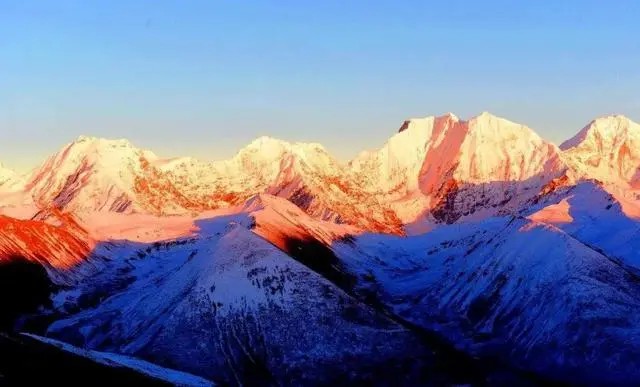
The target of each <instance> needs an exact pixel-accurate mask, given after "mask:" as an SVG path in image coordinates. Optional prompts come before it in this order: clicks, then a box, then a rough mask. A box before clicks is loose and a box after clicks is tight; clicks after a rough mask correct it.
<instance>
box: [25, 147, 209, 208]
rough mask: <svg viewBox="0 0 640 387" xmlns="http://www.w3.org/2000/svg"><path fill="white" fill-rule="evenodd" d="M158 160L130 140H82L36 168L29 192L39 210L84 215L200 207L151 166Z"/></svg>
mask: <svg viewBox="0 0 640 387" xmlns="http://www.w3.org/2000/svg"><path fill="white" fill-rule="evenodd" d="M156 159H157V157H156V156H155V155H154V154H153V153H152V152H150V151H145V150H141V149H138V148H136V147H134V146H133V145H132V144H131V143H130V142H129V141H127V140H106V139H100V138H93V137H84V136H81V137H79V138H78V139H77V140H76V141H74V142H72V143H70V144H68V145H67V146H65V147H64V149H62V150H61V151H60V152H58V153H56V154H55V155H53V156H52V157H50V158H49V159H48V160H47V161H46V162H45V163H44V164H43V165H42V166H41V167H40V168H39V169H38V170H36V172H34V174H33V175H32V176H31V178H30V180H29V181H28V183H27V185H26V190H27V191H28V192H29V193H30V194H31V196H32V197H33V200H34V202H35V203H36V205H38V206H39V207H48V206H55V207H57V208H61V209H62V208H64V209H66V210H69V211H73V212H74V213H76V214H79V215H83V214H87V213H91V212H96V211H97V212H109V211H112V212H150V213H158V214H172V213H183V212H185V211H186V210H188V209H191V208H197V209H200V207H199V206H198V205H197V204H195V203H192V202H191V201H190V200H189V199H188V198H186V197H184V196H183V195H182V193H181V192H179V191H178V189H177V188H176V187H175V186H174V185H173V183H172V182H171V181H170V180H169V179H167V178H165V177H164V176H163V175H162V174H161V173H160V172H159V171H158V170H156V169H155V168H154V167H153V166H152V165H151V163H153V162H154V161H155V160H156Z"/></svg>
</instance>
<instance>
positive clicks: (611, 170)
mask: <svg viewBox="0 0 640 387" xmlns="http://www.w3.org/2000/svg"><path fill="white" fill-rule="evenodd" d="M560 148H561V149H562V150H563V151H564V153H565V155H566V156H567V159H568V160H569V161H570V162H571V165H572V167H573V168H574V169H575V170H576V171H577V172H579V173H580V174H581V175H582V176H586V177H589V178H594V179H598V180H600V181H602V182H604V183H612V184H615V185H619V186H621V187H628V188H634V189H635V188H640V171H639V168H640V125H639V124H637V123H635V122H633V121H631V120H630V119H628V118H627V117H624V116H620V115H615V116H605V117H601V118H598V119H595V120H593V121H591V122H590V123H589V125H587V126H585V127H584V128H583V129H582V130H581V131H580V132H578V134H576V135H575V136H574V137H572V138H571V139H569V140H567V141H565V142H564V143H562V145H560Z"/></svg>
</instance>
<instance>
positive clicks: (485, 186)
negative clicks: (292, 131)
mask: <svg viewBox="0 0 640 387" xmlns="http://www.w3.org/2000/svg"><path fill="white" fill-rule="evenodd" d="M351 166H352V167H353V170H354V173H355V175H356V179H357V180H358V181H360V182H361V184H362V185H363V186H364V187H366V188H367V189H368V190H369V192H371V193H374V194H378V195H379V196H380V197H381V198H382V199H381V200H384V201H393V202H395V205H394V209H396V211H397V212H398V214H399V216H400V217H401V219H402V220H403V221H404V222H405V223H408V222H412V221H415V220H418V219H421V218H422V217H424V216H425V215H427V214H430V215H431V217H432V218H433V219H435V220H436V221H438V222H447V223H449V222H453V221H456V220H458V219H459V218H460V217H462V216H468V215H472V214H474V213H476V212H478V211H479V212H483V211H484V212H487V211H488V212H489V213H495V212H497V211H500V210H503V211H511V210H513V209H514V208H515V207H516V206H517V205H518V204H520V203H522V201H524V200H526V199H529V198H530V197H532V196H533V195H535V194H537V193H538V192H539V190H540V189H541V188H542V187H543V185H544V184H546V183H547V182H549V181H550V180H551V179H553V178H556V177H559V176H560V175H562V174H563V173H564V171H565V170H566V167H565V165H564V163H563V161H562V160H561V156H560V151H559V149H558V148H557V147H556V146H554V145H553V144H551V143H548V142H546V141H545V140H543V139H542V138H540V137H539V136H538V135H537V134H536V133H535V132H533V131H532V130H531V129H529V128H527V127H526V126H523V125H519V124H515V123H513V122H510V121H508V120H505V119H503V118H499V117H496V116H493V115H491V114H489V113H482V114H480V115H479V116H477V117H474V118H472V119H471V120H469V121H462V120H459V119H458V118H457V117H456V116H454V115H452V114H447V115H445V116H442V117H427V118H423V119H413V120H409V121H406V122H405V123H404V125H403V126H402V127H401V129H400V132H399V133H397V134H396V135H395V136H393V137H392V138H391V140H390V141H389V142H388V143H387V144H386V145H385V146H384V147H383V148H382V149H380V150H379V151H376V152H366V153H363V154H361V155H359V156H358V157H357V158H356V159H355V160H353V161H352V162H351ZM484 216H486V214H485V215H484Z"/></svg>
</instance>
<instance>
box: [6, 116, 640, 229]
mask: <svg viewBox="0 0 640 387" xmlns="http://www.w3.org/2000/svg"><path fill="white" fill-rule="evenodd" d="M639 139H640V126H639V125H638V124H636V123H634V122H632V121H631V120H629V119H628V118H626V117H624V116H619V115H613V116H606V117H601V118H598V119H596V120H594V121H592V122H591V123H590V124H589V125H588V126H587V127H585V128H584V129H583V130H581V131H580V133H578V134H577V135H576V136H575V137H574V138H572V139H571V140H568V141H567V142H565V143H564V144H563V145H562V148H563V149H565V151H564V152H563V151H561V150H560V148H558V147H557V146H555V145H553V144H551V143H549V142H547V141H545V140H544V139H542V138H541V137H540V136H539V135H538V134H536V133H535V132H534V131H533V130H531V129H530V128H528V127H527V126H526V125H522V124H518V123H515V122H512V121H510V120H507V119H505V118H502V117H499V116H496V115H494V114H491V113H489V112H486V111H485V112H482V113H480V114H478V115H476V116H474V117H471V118H469V119H468V120H462V119H459V118H458V117H457V116H456V115H455V114H453V113H446V114H443V115H441V116H426V117H422V118H411V119H408V120H406V121H404V122H403V124H402V126H401V128H400V130H399V131H398V133H395V134H394V135H393V136H392V137H391V138H390V139H389V140H388V141H387V143H386V144H384V146H382V147H381V148H380V149H377V150H373V151H367V152H362V153H360V154H359V155H358V156H357V157H356V158H354V159H353V160H351V161H350V162H349V163H348V164H347V165H344V164H343V163H341V162H339V161H337V160H336V159H335V158H334V157H333V156H332V155H331V154H330V153H329V152H328V151H327V150H326V149H325V148H324V147H323V146H322V145H320V144H318V143H313V142H311V143H305V142H289V141H285V140H281V139H277V138H273V137H270V136H260V137H258V138H256V139H255V140H253V141H251V142H250V143H249V144H247V145H246V146H245V147H243V148H242V149H240V150H239V151H238V152H237V153H236V154H235V156H233V157H232V158H230V159H227V160H221V161H202V160H198V159H196V158H191V157H178V158H170V159H163V158H160V157H158V156H156V155H155V154H154V153H153V152H151V151H148V150H143V149H140V148H137V147H136V146H135V145H133V144H132V143H131V142H130V141H128V140H126V139H106V138H100V137H92V136H80V137H78V138H77V139H76V140H75V141H73V142H71V143H70V144H68V145H67V146H65V147H64V148H63V149H62V150H61V151H60V152H58V153H56V154H55V155H53V156H52V157H50V158H49V159H48V160H47V162H46V163H45V164H43V165H42V167H41V168H39V169H38V170H37V171H36V172H35V173H34V174H33V175H31V177H30V178H29V179H28V181H27V183H26V184H24V186H25V191H26V192H27V193H28V195H30V196H31V197H33V199H34V201H35V202H36V203H39V204H40V205H41V206H46V205H49V204H54V205H56V206H58V207H61V208H66V209H69V210H72V211H76V210H81V211H85V212H86V211H89V212H90V211H116V212H131V211H133V212H149V211H151V212H153V213H159V214H169V213H183V212H190V213H193V212H194V211H196V212H197V211H201V210H204V209H212V208H219V207H227V206H234V205H240V204H242V203H243V202H244V201H245V200H247V199H248V198H250V197H251V196H253V195H256V194H260V193H268V194H271V195H275V196H278V197H283V198H287V199H289V200H291V201H292V202H294V203H296V204H298V205H299V206H300V207H301V208H303V209H304V210H305V211H306V212H307V213H308V214H311V215H313V216H318V217H320V218H321V219H325V220H334V221H338V222H356V223H361V224H362V223H363V222H360V221H359V220H358V219H359V218H362V217H363V216H364V217H365V218H367V219H366V221H365V222H364V224H370V223H371V221H372V219H376V220H375V221H374V222H373V223H375V224H376V227H377V228H379V226H380V224H382V223H384V222H385V221H391V222H392V223H394V224H396V225H397V223H398V219H397V218H395V217H394V216H397V217H398V218H399V219H400V220H401V221H402V222H403V223H405V224H406V223H409V222H413V221H416V220H417V219H423V218H424V217H425V216H428V215H430V214H433V213H434V211H436V212H437V213H440V215H443V214H444V212H446V213H448V214H450V213H456V214H457V215H459V214H467V215H470V214H474V213H476V212H478V211H481V212H482V211H484V209H488V210H490V211H494V212H495V211H503V210H504V208H506V207H508V206H509V205H511V204H509V203H512V201H513V200H514V199H517V198H522V197H523V196H527V197H528V196H535V195H537V194H538V193H539V192H540V191H541V190H542V189H543V188H544V187H545V186H546V185H547V184H549V182H551V181H552V180H553V179H556V178H558V177H559V176H563V175H564V174H566V173H569V172H566V171H567V169H568V168H570V169H571V172H570V174H571V176H572V178H574V179H576V180H579V179H582V178H596V179H598V180H601V181H603V182H605V183H606V182H609V183H615V184H618V183H620V182H622V183H621V184H624V186H625V187H628V186H631V187H635V186H637V185H638V184H637V182H638V181H639V180H640V179H639V178H638V177H639V176H640V173H638V172H637V170H638V166H639V165H640V162H639V161H638V160H640V154H638V153H640V151H636V149H640V140H639ZM10 175H11V174H10V172H6V173H5V171H4V170H3V169H0V185H2V190H3V191H7V187H9V185H7V184H2V178H3V177H5V176H10ZM5 180H8V178H7V177H5ZM11 186H12V187H14V188H15V187H18V185H15V184H12V185H11ZM354 208H357V210H354ZM367 208H373V209H376V210H375V211H378V213H376V214H369V215H367V212H369V211H368V210H367ZM443 211H444V212H443ZM390 214H394V216H390ZM457 215H456V216H453V217H449V216H448V215H447V216H445V218H447V219H448V220H451V219H457ZM443 216H444V215H443ZM440 218H442V217H440ZM442 219H444V218H442ZM394 229H397V227H395V226H394Z"/></svg>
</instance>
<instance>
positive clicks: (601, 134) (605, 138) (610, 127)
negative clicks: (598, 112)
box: [560, 115, 640, 150]
mask: <svg viewBox="0 0 640 387" xmlns="http://www.w3.org/2000/svg"><path fill="white" fill-rule="evenodd" d="M629 136H633V137H639V136H640V125H639V124H637V123H635V122H633V121H631V120H630V119H629V118H627V117H625V116H623V115H609V116H603V117H599V118H596V119H595V120H593V121H591V122H590V123H589V124H588V125H587V126H585V127H584V128H582V130H580V131H579V132H578V134H576V135H575V136H574V137H572V138H570V139H569V140H567V141H565V142H563V143H562V145H560V149H562V150H569V149H571V148H574V147H577V146H580V145H581V144H582V143H583V142H585V141H588V142H591V144H589V145H594V146H606V145H607V143H609V145H611V144H610V143H611V142H614V141H616V140H618V141H620V140H623V139H622V137H629ZM585 145H586V144H585Z"/></svg>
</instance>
